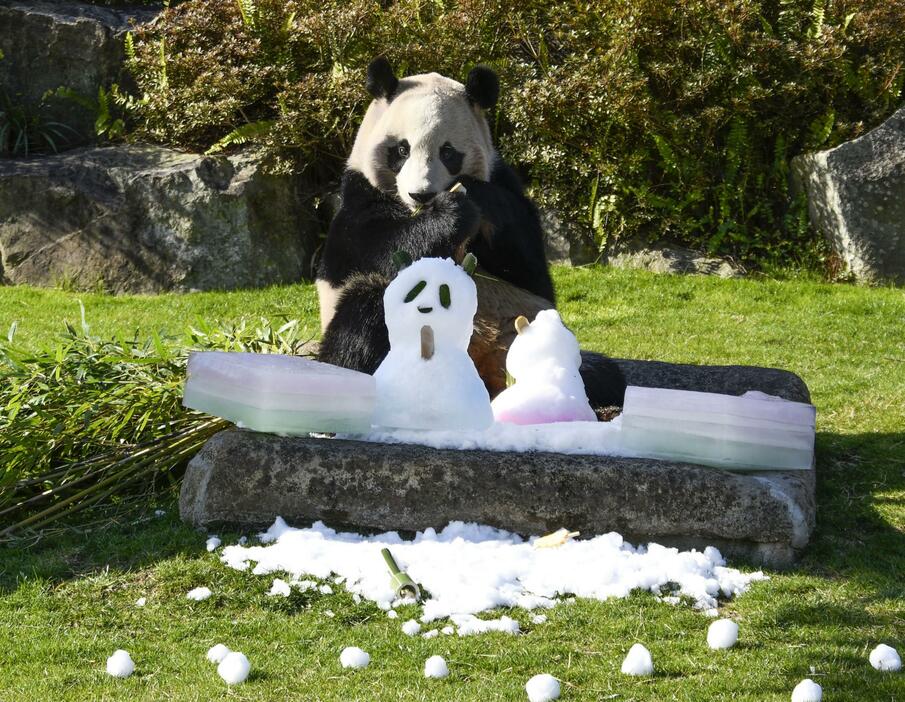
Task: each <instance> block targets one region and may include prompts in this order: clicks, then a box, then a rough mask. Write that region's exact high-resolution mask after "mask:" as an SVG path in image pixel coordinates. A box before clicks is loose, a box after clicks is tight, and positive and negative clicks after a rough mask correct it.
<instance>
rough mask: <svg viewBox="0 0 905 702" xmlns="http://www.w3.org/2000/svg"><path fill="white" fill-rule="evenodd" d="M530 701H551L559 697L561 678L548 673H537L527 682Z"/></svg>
mask: <svg viewBox="0 0 905 702" xmlns="http://www.w3.org/2000/svg"><path fill="white" fill-rule="evenodd" d="M525 692H527V693H528V700H529V702H550V700H556V699H559V680H557V679H556V678H554V677H553V676H552V675H549V674H547V673H541V674H540V675H535V676H534V677H533V678H531V679H530V680H529V681H528V682H527V683H525Z"/></svg>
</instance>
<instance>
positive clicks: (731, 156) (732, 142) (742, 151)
mask: <svg viewBox="0 0 905 702" xmlns="http://www.w3.org/2000/svg"><path fill="white" fill-rule="evenodd" d="M747 152H748V125H746V124H745V122H744V120H742V119H740V118H738V117H733V118H732V123H731V125H730V126H729V134H728V135H727V136H726V152H725V155H726V177H725V182H726V184H730V185H731V184H733V183H735V182H736V176H738V173H739V170H740V169H741V165H742V160H743V159H744V158H745V157H746V155H747Z"/></svg>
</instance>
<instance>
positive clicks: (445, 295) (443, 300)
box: [440, 283, 452, 309]
mask: <svg viewBox="0 0 905 702" xmlns="http://www.w3.org/2000/svg"><path fill="white" fill-rule="evenodd" d="M440 304H441V305H443V307H444V308H446V309H449V306H450V305H451V304H452V298H451V297H450V295H449V286H448V285H447V284H446V283H444V284H443V285H441V286H440Z"/></svg>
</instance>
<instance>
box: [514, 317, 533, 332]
mask: <svg viewBox="0 0 905 702" xmlns="http://www.w3.org/2000/svg"><path fill="white" fill-rule="evenodd" d="M530 324H531V323H530V322H529V321H528V318H527V317H525V316H524V315H519V316H518V317H516V318H515V331H516V332H517V333H518V334H521V333H522V332H523V331H525V330H526V329H527V328H528V326H529V325H530Z"/></svg>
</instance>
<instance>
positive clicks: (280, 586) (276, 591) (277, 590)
mask: <svg viewBox="0 0 905 702" xmlns="http://www.w3.org/2000/svg"><path fill="white" fill-rule="evenodd" d="M290 592H291V590H290V588H289V583H287V582H286V581H285V580H281V579H280V578H274V579H273V584H272V585H271V586H270V590H269V591H268V592H267V594H268V595H270V596H271V597H276V596H279V597H289V593H290Z"/></svg>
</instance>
